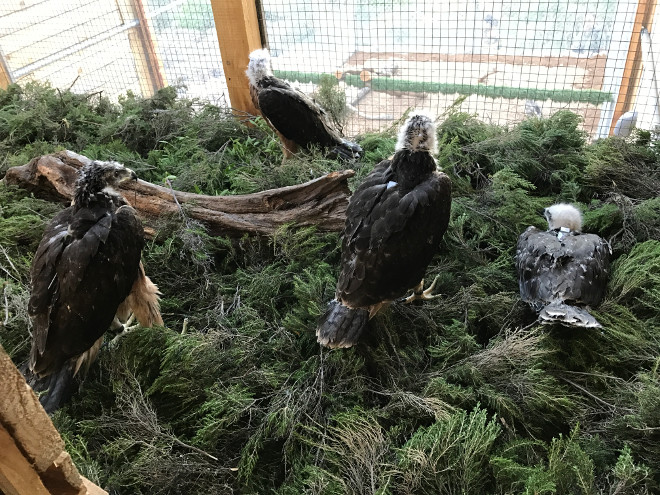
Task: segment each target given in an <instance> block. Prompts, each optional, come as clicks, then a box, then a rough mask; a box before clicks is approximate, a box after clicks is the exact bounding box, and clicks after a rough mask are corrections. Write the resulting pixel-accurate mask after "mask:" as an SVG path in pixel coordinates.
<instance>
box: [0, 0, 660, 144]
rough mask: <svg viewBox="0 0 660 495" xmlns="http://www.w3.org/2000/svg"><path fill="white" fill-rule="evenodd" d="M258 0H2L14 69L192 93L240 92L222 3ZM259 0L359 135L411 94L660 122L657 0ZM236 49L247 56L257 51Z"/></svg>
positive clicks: (280, 65) (286, 61)
mask: <svg viewBox="0 0 660 495" xmlns="http://www.w3.org/2000/svg"><path fill="white" fill-rule="evenodd" d="M252 1H253V0H174V1H172V0H5V1H4V2H3V4H2V6H0V50H1V53H0V54H1V55H2V57H1V59H2V61H3V66H4V73H5V78H6V79H8V80H9V81H13V82H19V83H21V82H24V81H27V80H40V81H50V82H51V84H52V85H54V86H56V87H60V88H69V87H70V88H71V89H72V90H73V91H77V92H94V91H101V90H102V91H104V93H105V94H106V95H108V96H111V97H114V98H116V97H117V96H118V95H120V94H121V93H124V92H126V91H128V90H130V91H133V92H135V93H139V94H143V95H149V94H151V93H152V92H153V91H154V90H155V89H157V88H158V87H161V86H163V85H177V87H178V88H179V94H180V95H181V96H186V97H192V98H200V99H203V100H208V101H210V102H212V103H216V104H220V105H230V104H231V101H230V90H228V86H227V80H226V77H225V66H224V65H223V62H222V54H221V50H220V47H219V43H218V32H217V31H216V25H217V23H216V21H217V19H215V20H214V17H213V12H214V11H215V12H216V14H217V13H218V12H220V15H224V14H223V13H224V12H227V13H229V12H231V9H230V7H229V5H230V4H232V3H236V2H239V3H243V4H245V3H246V2H252ZM213 3H216V5H215V6H214V9H212V4H213ZM255 9H256V12H257V13H258V16H259V21H260V22H259V25H260V26H261V33H260V37H261V39H262V40H264V41H265V43H266V44H267V46H268V47H269V48H270V51H271V55H272V56H273V68H274V70H275V73H276V75H280V76H282V77H285V78H287V79H289V80H291V81H292V82H294V83H296V84H297V85H298V86H299V87H300V89H302V90H303V91H306V92H310V93H313V92H314V91H316V90H317V88H318V84H319V82H320V81H321V79H322V75H324V74H325V75H326V80H327V77H332V78H335V80H336V81H337V82H338V85H337V89H338V90H339V91H343V92H344V93H345V95H346V103H347V105H348V108H349V109H350V113H349V115H348V119H347V122H346V124H345V126H344V132H345V134H347V135H349V136H352V135H356V134H359V133H363V132H366V131H372V130H379V129H382V128H384V127H387V126H389V125H391V123H392V122H393V121H394V120H396V119H398V118H399V117H400V116H401V115H402V114H403V113H404V112H405V111H406V110H407V109H408V108H423V109H426V110H429V111H431V112H433V113H435V114H437V115H441V114H442V113H443V112H445V111H446V110H447V109H448V108H450V107H452V106H453V105H454V106H455V108H457V109H459V110H461V111H466V112H469V113H474V114H477V115H478V116H479V118H481V119H483V120H486V121H491V122H493V123H497V124H501V125H508V124H512V123H515V122H518V121H520V120H522V119H524V118H529V117H539V116H541V117H547V116H549V115H551V114H552V113H554V112H556V111H557V110H559V109H570V110H572V111H575V112H577V113H578V114H580V115H581V116H582V117H583V127H584V129H585V130H586V131H587V132H588V133H589V135H590V136H591V137H592V138H597V137H603V136H606V135H608V134H609V133H610V132H611V131H612V130H613V127H614V123H615V122H616V120H617V119H618V118H619V116H620V115H621V114H622V113H623V112H625V111H627V110H634V111H635V112H636V116H637V124H638V125H639V126H640V127H644V128H647V129H654V128H655V126H656V125H657V124H658V112H657V104H658V98H657V96H658V92H657V85H656V81H655V59H656V58H658V57H657V56H656V57H654V53H658V50H656V49H655V48H660V44H658V43H655V40H654V38H653V36H652V34H651V36H650V43H646V44H644V41H643V38H642V36H641V31H642V28H643V27H648V28H651V27H652V25H654V24H655V23H654V22H653V20H654V17H655V2H654V1H648V2H647V1H645V0H640V1H637V0H598V1H596V2H589V3H583V2H569V1H568V0H555V1H552V2H547V1H543V2H541V1H539V0H528V1H525V2H521V1H514V0H502V1H498V2H496V1H490V0H487V1H475V0H471V1H467V2H437V1H433V0H325V1H318V2H317V1H312V0H257V4H256V6H255ZM227 15H229V14H227ZM231 22H236V23H241V22H243V20H241V19H235V20H233V19H232V20H231ZM650 30H651V33H653V30H652V29H650ZM219 34H220V39H221V40H222V39H223V36H224V35H225V33H223V32H220V33H219ZM225 62H228V61H227V60H226V61H225ZM231 62H233V63H234V64H237V63H238V64H241V63H242V64H247V53H245V54H244V60H243V61H231ZM0 83H1V80H0ZM459 98H460V100H459ZM457 102H458V103H457Z"/></svg>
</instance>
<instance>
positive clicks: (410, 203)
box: [316, 112, 451, 347]
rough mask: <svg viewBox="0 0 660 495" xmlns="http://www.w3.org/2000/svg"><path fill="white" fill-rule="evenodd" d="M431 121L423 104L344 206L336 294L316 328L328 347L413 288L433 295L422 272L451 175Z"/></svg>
mask: <svg viewBox="0 0 660 495" xmlns="http://www.w3.org/2000/svg"><path fill="white" fill-rule="evenodd" d="M435 151H436V127H435V123H434V121H433V119H432V118H431V117H430V116H429V115H427V114H425V113H422V112H419V113H413V114H412V115H411V116H410V117H409V118H408V120H406V122H405V123H404V124H403V126H402V127H401V129H400V131H399V136H398V141H397V145H396V152H395V153H394V156H393V157H392V158H391V159H388V160H383V161H382V162H380V163H379V164H378V165H376V167H375V168H374V170H373V171H372V172H371V173H370V174H369V175H368V176H367V178H366V179H365V180H364V182H363V183H362V184H360V186H359V187H358V188H357V190H356V191H355V193H354V194H353V195H352V196H351V199H350V201H349V204H348V208H347V210H346V223H345V227H344V231H343V239H342V252H341V272H340V274H339V279H338V282H337V290H336V293H335V299H334V300H333V301H331V302H330V304H329V305H328V309H327V311H326V313H325V314H324V315H323V316H322V317H321V319H320V321H319V326H318V328H317V331H316V335H317V338H318V341H319V343H321V344H322V345H325V346H328V347H350V346H352V345H354V344H355V343H357V341H358V340H359V338H360V335H361V334H362V332H363V330H364V328H365V326H366V324H367V321H368V320H369V319H370V318H372V317H373V316H374V315H375V314H376V313H377V312H378V311H379V310H380V309H381V308H383V307H386V306H388V305H389V304H390V303H391V302H392V301H394V300H396V299H398V298H400V297H402V296H404V295H405V294H406V292H408V291H409V290H410V289H413V288H414V289H415V290H414V295H413V296H411V297H409V298H408V299H407V300H413V299H415V298H420V297H421V298H422V299H430V298H432V297H434V296H430V292H431V290H432V289H433V284H432V285H431V287H429V289H427V290H425V291H423V277H424V272H425V271H426V268H427V266H428V264H429V263H430V262H431V259H432V258H433V256H434V255H435V254H436V253H437V251H438V248H439V245H440V241H441V240H442V236H443V234H444V233H445V231H446V230H447V225H448V224H449V213H450V208H451V181H450V179H449V177H447V175H445V174H443V173H441V172H438V171H437V169H436V168H437V166H436V161H435V159H434V158H433V153H434V152H435Z"/></svg>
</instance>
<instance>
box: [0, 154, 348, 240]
mask: <svg viewBox="0 0 660 495" xmlns="http://www.w3.org/2000/svg"><path fill="white" fill-rule="evenodd" d="M89 162H90V159H89V158H87V157H85V156H82V155H79V154H77V153H73V152H72V151H61V152H58V153H53V154H51V155H44V156H41V157H37V158H34V159H33V160H32V161H30V163H28V164H26V165H22V166H20V167H13V168H10V169H9V170H8V171H7V174H6V175H5V179H4V180H5V182H6V183H7V184H13V185H17V186H20V187H22V188H24V189H27V190H29V191H30V192H31V193H33V194H34V195H35V196H36V197H38V198H42V199H46V200H49V201H58V202H62V203H69V202H70V201H71V198H72V196H73V189H74V186H75V181H76V178H77V175H78V169H80V168H81V167H83V166H84V165H85V164H86V163H89ZM354 174H355V172H353V171H352V170H344V171H341V172H332V173H329V174H327V175H324V176H323V177H319V178H318V179H314V180H312V181H309V182H305V183H304V184H299V185H295V186H288V187H282V188H279V189H270V190H267V191H262V192H258V193H254V194H243V195H236V196H205V195H201V194H193V193H187V192H181V191H175V190H173V189H170V188H167V187H162V186H158V185H155V184H151V183H150V182H146V181H143V180H138V181H136V182H133V181H131V182H127V183H124V184H123V185H122V187H121V192H122V195H123V196H124V198H126V201H128V202H129V203H130V204H131V206H133V207H134V208H135V209H136V210H137V212H138V214H139V215H140V217H141V218H142V221H143V222H144V223H145V228H146V229H147V230H150V228H151V229H153V228H154V227H155V226H156V221H157V219H159V218H162V217H163V216H167V215H171V214H183V215H185V216H186V217H189V218H192V219H195V220H198V221H200V222H201V223H202V224H203V225H204V226H205V227H206V228H207V230H208V232H209V234H211V235H229V236H241V235H243V234H245V233H248V234H272V233H273V232H275V231H276V230H277V229H278V228H279V227H281V226H282V225H284V224H288V223H292V224H295V225H298V226H310V225H315V226H316V227H318V229H319V230H323V231H339V230H341V229H342V228H343V226H344V218H345V215H346V206H347V205H348V197H349V195H350V192H349V188H348V182H347V181H348V179H349V178H350V177H352V176H353V175H354ZM175 198H176V199H175Z"/></svg>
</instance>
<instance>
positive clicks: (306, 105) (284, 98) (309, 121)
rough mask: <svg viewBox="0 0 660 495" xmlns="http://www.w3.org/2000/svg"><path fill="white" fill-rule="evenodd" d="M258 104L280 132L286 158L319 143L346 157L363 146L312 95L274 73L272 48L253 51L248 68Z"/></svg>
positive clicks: (355, 156)
mask: <svg viewBox="0 0 660 495" xmlns="http://www.w3.org/2000/svg"><path fill="white" fill-rule="evenodd" d="M246 74H247V76H248V80H249V84H250V96H251V97H252V102H253V103H254V106H255V107H256V108H257V109H258V110H259V111H260V112H261V114H262V115H263V117H264V118H265V119H266V121H267V122H268V124H269V125H270V126H271V127H272V128H273V130H274V131H275V132H276V133H277V136H278V137H279V138H280V141H281V144H282V151H283V153H284V159H285V160H286V159H287V158H291V157H292V156H293V155H294V154H295V153H297V152H298V151H299V150H300V148H308V147H310V146H319V147H320V148H323V149H326V150H328V152H329V153H330V155H332V156H336V157H337V158H340V159H342V160H348V161H350V160H355V159H358V158H359V157H360V156H361V155H362V148H361V147H360V146H359V145H357V144H355V143H352V142H350V141H347V140H345V139H344V138H342V137H341V135H340V134H339V132H338V131H337V130H336V129H334V128H333V127H332V126H331V125H330V122H329V119H328V116H327V114H326V112H325V110H323V108H321V107H320V106H319V105H318V103H316V102H315V101H314V100H313V99H312V98H310V97H309V96H307V95H306V94H304V93H303V92H302V91H298V90H297V89H295V88H293V87H292V86H291V85H290V84H289V83H288V82H286V81H284V80H282V79H279V78H277V77H275V76H274V75H273V71H272V70H271V66H270V54H269V53H268V50H255V51H253V52H252V53H250V62H249V64H248V68H247V71H246Z"/></svg>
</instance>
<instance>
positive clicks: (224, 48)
mask: <svg viewBox="0 0 660 495" xmlns="http://www.w3.org/2000/svg"><path fill="white" fill-rule="evenodd" d="M211 8H212V9H213V18H214V19H215V28H216V30H217V33H218V44H219V45H220V53H221V55H222V66H223V68H224V71H225V78H226V80H227V88H228V90H229V100H230V101H231V106H232V108H233V109H234V110H235V111H238V112H246V113H249V114H252V115H259V112H258V111H257V109H256V108H255V107H254V104H253V103H252V98H250V90H249V88H248V79H247V76H246V75H245V69H247V64H248V61H249V57H248V55H249V54H250V52H251V51H252V50H258V49H259V48H261V34H260V32H259V20H258V18H257V8H256V5H255V2H254V0H211Z"/></svg>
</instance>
